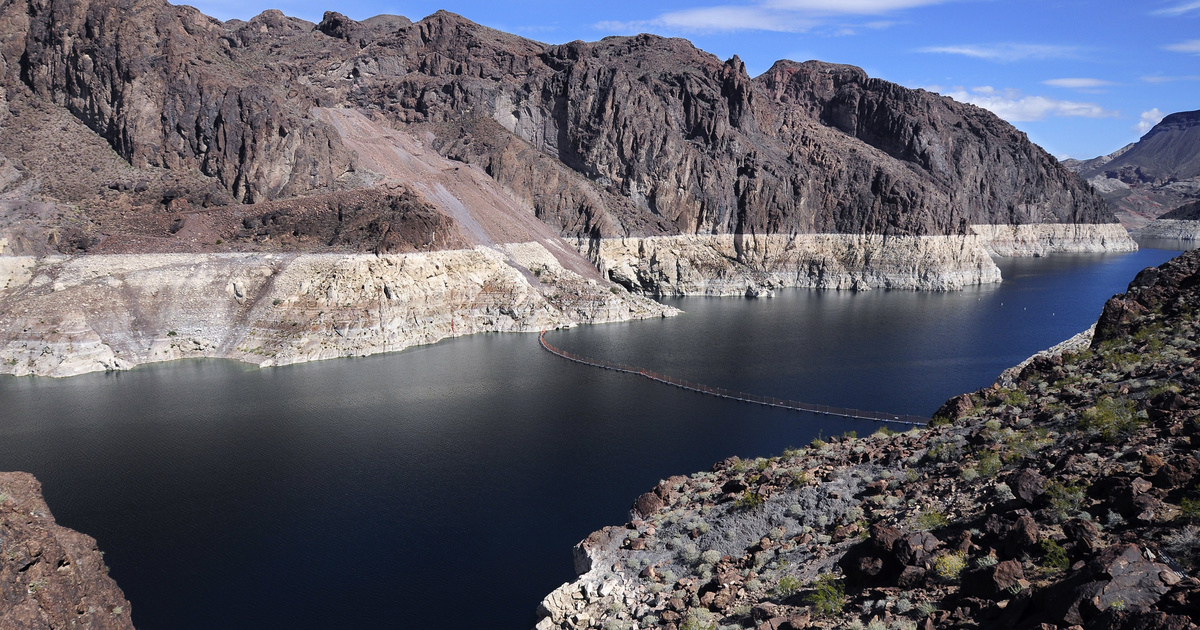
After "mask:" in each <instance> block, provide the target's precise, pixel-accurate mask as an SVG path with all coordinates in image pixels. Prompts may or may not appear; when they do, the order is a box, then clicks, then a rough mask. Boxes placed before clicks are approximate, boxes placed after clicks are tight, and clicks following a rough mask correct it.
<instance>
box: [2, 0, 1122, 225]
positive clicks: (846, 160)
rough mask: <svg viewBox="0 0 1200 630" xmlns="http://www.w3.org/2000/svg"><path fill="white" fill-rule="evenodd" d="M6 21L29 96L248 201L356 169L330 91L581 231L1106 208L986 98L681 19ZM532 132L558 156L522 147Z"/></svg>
mask: <svg viewBox="0 0 1200 630" xmlns="http://www.w3.org/2000/svg"><path fill="white" fill-rule="evenodd" d="M0 20H2V25H3V30H4V44H3V46H2V47H0V51H2V52H0V57H2V62H0V63H2V64H3V66H2V67H0V70H3V76H4V77H5V83H6V89H7V91H9V92H12V93H13V95H14V97H15V98H18V99H19V98H22V95H24V94H26V93H28V94H30V95H32V97H34V98H38V99H43V100H48V101H50V102H53V103H56V104H58V105H61V106H63V107H65V108H66V109H67V110H68V111H70V112H71V113H72V114H73V115H74V116H75V117H76V118H78V119H79V120H81V121H83V122H84V123H85V124H86V125H87V126H88V127H89V128H90V129H91V130H92V131H94V132H95V133H97V134H99V135H100V136H102V137H103V138H105V139H106V140H107V141H108V142H109V143H110V144H111V146H112V147H113V148H114V149H115V150H116V152H117V153H118V154H119V155H121V156H122V157H123V158H125V159H126V160H128V161H130V162H131V163H132V164H134V165H135V166H146V167H164V168H168V169H172V170H186V169H189V168H191V169H197V170H199V171H200V173H202V174H203V175H205V176H207V177H209V178H211V179H212V180H214V181H215V182H217V183H219V185H220V186H221V187H222V188H223V189H224V190H226V191H228V193H229V194H231V195H232V197H233V198H234V199H235V200H237V201H242V202H258V201H263V200H267V199H274V198H280V197H287V196H292V195H295V194H299V193H305V192H309V191H318V190H331V189H336V188H338V187H339V186H357V185H362V184H363V181H362V180H361V178H360V177H357V176H356V175H355V168H356V161H355V158H354V154H353V153H352V152H351V151H348V150H347V148H346V146H345V144H344V143H343V142H342V137H341V135H340V134H339V133H338V131H337V130H335V129H333V128H332V127H331V125H329V124H327V122H326V121H325V120H322V119H321V118H320V117H318V116H316V115H314V113H313V112H312V110H311V108H312V107H313V106H314V105H321V106H327V107H357V108H362V109H366V110H373V111H379V112H383V113H385V114H386V116H387V118H388V119H389V120H390V121H391V122H392V123H393V124H397V125H408V128H409V129H411V130H413V131H416V132H417V133H418V134H421V133H431V134H432V135H433V140H432V141H433V144H434V145H435V146H437V147H439V148H440V149H441V150H442V151H443V152H445V153H446V154H447V155H451V156H453V157H455V158H456V159H461V160H466V161H468V162H471V163H475V164H479V165H480V166H482V167H483V168H484V169H485V170H486V171H487V172H488V173H489V174H490V175H491V176H492V177H493V178H495V179H496V180H498V181H500V182H501V183H504V184H506V185H508V184H511V183H516V182H524V185H518V186H515V187H514V188H513V190H512V192H513V193H515V194H516V196H517V197H518V199H520V200H521V201H522V202H524V203H526V204H528V205H530V206H533V208H534V210H535V211H536V212H538V214H539V216H542V217H543V218H546V219H549V220H551V221H552V222H554V223H555V224H556V226H555V227H556V228H558V229H559V230H561V231H563V232H564V233H566V234H568V235H571V236H577V237H578V236H589V237H604V236H652V235H657V234H664V233H667V234H669V233H680V234H732V233H755V234H775V233H781V234H794V233H812V232H818V233H832V232H839V233H853V234H859V233H872V234H885V235H892V234H895V235H934V234H936V235H948V234H965V233H967V226H968V225H970V224H991V223H1005V224H1008V223H1044V222H1053V223H1061V222H1082V223H1097V222H1101V223H1102V222H1108V221H1111V220H1112V218H1111V215H1110V214H1109V213H1108V212H1107V211H1106V210H1105V209H1104V207H1103V205H1102V202H1101V201H1100V200H1099V199H1098V198H1097V197H1095V196H1094V195H1092V194H1091V192H1090V191H1088V190H1087V189H1086V188H1085V187H1082V186H1080V185H1079V183H1078V182H1077V181H1075V179H1074V178H1073V177H1072V176H1071V175H1070V174H1069V173H1067V171H1066V170H1064V169H1063V168H1062V167H1061V166H1060V165H1059V164H1058V163H1057V162H1056V161H1055V160H1054V159H1053V158H1051V157H1050V156H1048V155H1046V154H1045V152H1043V151H1042V150H1041V149H1039V148H1037V147H1036V146H1035V145H1033V144H1031V143H1029V141H1028V140H1027V139H1026V138H1025V137H1024V136H1023V135H1022V134H1020V133H1019V132H1017V131H1016V130H1015V129H1013V128H1012V127H1011V126H1009V125H1007V124H1006V123H1004V122H1002V121H1000V120H999V119H998V118H996V117H995V116H993V115H992V114H990V113H988V112H986V111H983V110H980V109H977V108H974V107H972V106H968V105H962V104H958V103H955V102H953V101H951V100H950V99H947V98H943V97H939V96H936V95H933V94H929V93H925V92H921V91H919V90H917V91H914V90H908V89H906V88H902V87H900V86H897V85H894V84H891V83H887V82H884V81H880V80H876V79H869V78H868V77H867V76H866V75H865V74H864V73H863V72H862V71H861V70H858V69H857V68H852V67H848V66H835V65H831V64H824V63H819V62H809V63H805V64H796V63H792V62H780V63H778V64H776V65H775V67H773V68H772V69H771V70H770V71H769V72H767V73H766V74H764V75H763V76H761V77H758V78H756V79H751V78H750V77H749V76H748V75H747V74H746V70H745V67H744V65H743V64H742V63H741V62H740V60H738V59H737V58H736V57H735V58H733V59H730V60H729V61H727V62H721V61H720V60H718V59H717V58H715V57H713V56H712V55H709V54H707V53H704V52H702V51H699V50H697V49H695V48H694V47H693V46H692V45H691V44H689V43H688V42H686V41H684V40H672V39H663V38H660V37H655V36H649V35H643V36H637V37H617V38H607V39H605V40H603V41H600V42H595V43H583V42H573V43H570V44H566V45H562V46H547V45H543V44H540V43H537V42H533V41H529V40H525V39H522V38H519V37H516V36H512V35H507V34H504V33H500V32H497V31H494V30H491V29H488V28H485V27H481V26H479V25H476V24H473V23H471V22H469V21H467V20H465V19H463V18H461V17H459V16H456V15H453V14H449V13H445V12H439V13H436V14H434V15H432V16H430V17H428V18H426V19H425V20H422V21H421V22H418V23H415V24H412V23H409V22H408V21H407V20H404V19H402V18H380V19H376V20H371V21H368V22H363V23H357V22H354V21H352V20H349V19H348V18H345V17H344V16H341V15H339V14H336V13H329V14H327V16H326V19H325V20H324V21H322V22H321V23H320V24H318V25H312V24H309V23H306V22H303V21H302V20H297V19H293V18H287V17H285V16H283V15H282V14H281V13H279V12H277V11H268V12H266V13H263V14H262V15H260V16H258V17H256V18H254V19H253V20H251V21H250V22H249V23H241V22H237V21H232V22H229V23H221V22H218V21H215V20H212V19H211V18H207V17H205V16H203V15H201V14H199V13H198V12H196V11H195V10H193V9H190V8H188V7H174V6H170V5H167V4H165V3H163V2H161V1H160V0H138V1H137V2H135V3H134V5H128V3H123V4H121V3H116V2H114V1H112V0H27V1H26V2H18V3H10V4H9V5H7V7H6V8H5V9H4V10H3V12H2V16H0ZM490 123H495V124H496V125H499V129H497V128H495V127H494V126H492V125H491V124H490ZM414 125H415V126H416V127H415V128H414V127H413V126H414ZM477 136H480V137H478V138H477ZM514 142H517V143H518V144H517V145H514ZM520 143H524V144H527V145H529V146H531V147H532V148H533V149H534V150H536V151H537V152H538V153H539V156H538V158H542V159H534V158H533V157H532V156H526V158H527V159H513V157H515V156H513V155H512V153H513V152H514V151H519V150H520V149H519V144H520ZM544 158H549V159H544Z"/></svg>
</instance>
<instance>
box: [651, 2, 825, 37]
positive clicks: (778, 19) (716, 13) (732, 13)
mask: <svg viewBox="0 0 1200 630" xmlns="http://www.w3.org/2000/svg"><path fill="white" fill-rule="evenodd" d="M654 21H655V22H657V23H659V24H661V25H662V26H666V27H668V28H677V29H680V30H686V31H777V32H783V33H799V32H803V31H807V30H809V29H810V28H812V27H813V26H816V24H817V22H816V21H815V20H812V19H807V18H804V17H802V16H799V15H795V14H792V13H787V12H783V11H773V10H770V9H764V8H762V7H744V6H720V7H705V8H702V9H685V10H683V11H672V12H670V13H664V14H662V15H660V16H659V17H658V19H656V20H654Z"/></svg>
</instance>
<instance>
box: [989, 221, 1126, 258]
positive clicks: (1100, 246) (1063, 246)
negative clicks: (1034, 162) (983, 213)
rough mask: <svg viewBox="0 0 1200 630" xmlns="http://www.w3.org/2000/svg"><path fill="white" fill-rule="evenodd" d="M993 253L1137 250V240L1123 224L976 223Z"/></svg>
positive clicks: (1017, 254)
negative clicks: (1135, 240) (1131, 236)
mask: <svg viewBox="0 0 1200 630" xmlns="http://www.w3.org/2000/svg"><path fill="white" fill-rule="evenodd" d="M971 230H972V231H973V232H974V233H975V234H976V235H978V236H979V237H980V239H981V240H982V242H983V245H984V247H986V248H987V250H988V252H989V253H990V254H991V255H993V256H1002V257H1009V256H1045V255H1046V254H1050V253H1089V252H1090V253H1097V252H1135V251H1137V248H1138V246H1137V243H1136V242H1134V240H1133V239H1132V238H1130V236H1129V232H1127V231H1126V230H1125V228H1124V227H1122V226H1121V225H1120V224H1119V223H1096V224H1078V223H1042V224H1038V225H973V226H971Z"/></svg>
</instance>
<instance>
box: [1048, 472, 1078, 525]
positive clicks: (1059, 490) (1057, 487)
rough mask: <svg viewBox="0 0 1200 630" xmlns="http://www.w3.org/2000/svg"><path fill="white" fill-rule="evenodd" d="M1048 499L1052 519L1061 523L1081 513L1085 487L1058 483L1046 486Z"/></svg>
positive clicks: (1050, 483)
mask: <svg viewBox="0 0 1200 630" xmlns="http://www.w3.org/2000/svg"><path fill="white" fill-rule="evenodd" d="M1046 499H1047V500H1048V501H1049V502H1050V507H1049V510H1050V518H1051V520H1053V521H1054V522H1056V523H1061V522H1063V521H1065V520H1067V519H1068V518H1070V517H1071V515H1073V514H1075V513H1076V512H1078V511H1079V506H1081V505H1083V487H1082V486H1078V485H1065V484H1063V483H1060V482H1058V481H1051V482H1049V483H1047V484H1046Z"/></svg>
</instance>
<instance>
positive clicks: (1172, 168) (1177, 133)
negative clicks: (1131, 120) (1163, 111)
mask: <svg viewBox="0 0 1200 630" xmlns="http://www.w3.org/2000/svg"><path fill="white" fill-rule="evenodd" d="M1063 163H1064V165H1066V166H1067V168H1070V169H1071V170H1073V171H1075V172H1077V173H1079V175H1080V177H1083V178H1084V179H1086V180H1088V182H1089V183H1091V184H1092V186H1093V187H1095V189H1096V190H1097V191H1098V192H1099V193H1100V194H1101V195H1102V196H1103V197H1104V198H1105V199H1106V200H1107V201H1108V202H1109V203H1111V204H1113V206H1114V207H1115V208H1116V209H1117V210H1118V211H1119V213H1121V215H1122V220H1123V221H1124V222H1126V223H1128V224H1129V225H1130V226H1133V227H1136V226H1140V225H1144V224H1145V223H1146V222H1147V221H1149V220H1151V219H1154V218H1155V217H1158V216H1160V215H1163V214H1164V213H1166V212H1170V211H1171V210H1172V209H1174V208H1176V207H1178V206H1180V205H1183V204H1186V203H1188V202H1189V201H1190V200H1194V199H1197V198H1200V110H1197V111H1190V112H1178V113H1175V114H1171V115H1169V116H1167V117H1165V118H1163V119H1162V121H1160V122H1159V123H1158V124H1157V125H1155V126H1154V127H1153V128H1151V129H1150V131H1148V132H1147V133H1146V135H1144V136H1142V138H1141V139H1140V140H1138V141H1137V142H1135V143H1133V144H1130V145H1128V146H1125V147H1123V148H1121V149H1120V150H1118V151H1116V152H1114V153H1111V154H1109V155H1106V156H1102V157H1098V158H1093V159H1091V160H1066V161H1064V162H1063Z"/></svg>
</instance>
